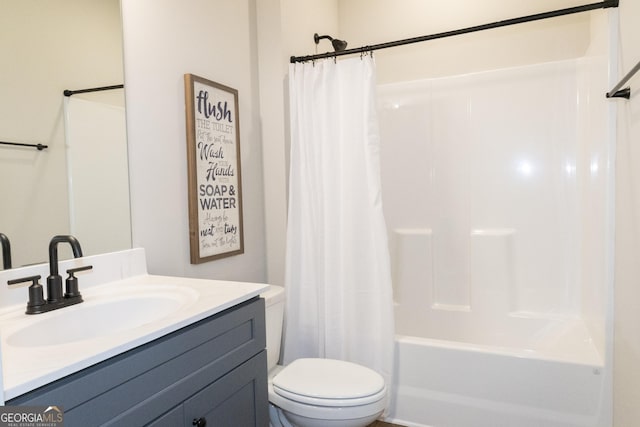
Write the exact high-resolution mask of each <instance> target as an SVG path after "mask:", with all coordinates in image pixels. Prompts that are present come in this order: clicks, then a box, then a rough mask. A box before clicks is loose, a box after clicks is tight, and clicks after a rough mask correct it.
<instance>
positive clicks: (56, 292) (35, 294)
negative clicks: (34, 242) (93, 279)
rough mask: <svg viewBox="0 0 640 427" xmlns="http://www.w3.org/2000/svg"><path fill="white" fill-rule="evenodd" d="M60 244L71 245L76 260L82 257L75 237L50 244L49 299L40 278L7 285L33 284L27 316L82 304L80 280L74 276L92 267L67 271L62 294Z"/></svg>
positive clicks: (58, 239)
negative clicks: (59, 264)
mask: <svg viewBox="0 0 640 427" xmlns="http://www.w3.org/2000/svg"><path fill="white" fill-rule="evenodd" d="M58 243H69V244H70V245H71V249H72V250H73V256H74V258H81V257H82V248H81V247H80V242H78V239H76V238H75V237H73V236H55V237H54V238H53V239H51V242H49V273H50V274H49V277H47V299H46V300H45V299H44V292H43V289H42V285H41V284H40V283H39V280H40V276H29V277H23V278H20V279H14V280H9V281H8V282H7V284H9V285H15V284H17V283H23V282H32V283H31V286H29V301H28V302H27V311H26V313H27V314H40V313H46V312H47V311H51V310H56V309H58V308H62V307H66V306H68V305H73V304H79V303H81V302H82V295H80V292H79V291H78V279H77V278H76V277H75V276H74V274H75V273H77V272H78V271H84V270H90V269H92V268H93V266H91V265H87V266H84V267H78V268H71V269H69V270H67V273H68V274H69V277H67V280H66V281H65V282H66V286H65V293H64V295H63V294H62V277H60V275H59V274H58Z"/></svg>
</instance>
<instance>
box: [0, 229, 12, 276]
mask: <svg viewBox="0 0 640 427" xmlns="http://www.w3.org/2000/svg"><path fill="white" fill-rule="evenodd" d="M0 245H1V246H2V268H3V269H4V270H7V269H9V268H11V242H9V238H8V237H7V235H6V234H3V233H0Z"/></svg>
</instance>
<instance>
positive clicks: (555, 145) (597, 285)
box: [379, 59, 606, 337]
mask: <svg viewBox="0 0 640 427" xmlns="http://www.w3.org/2000/svg"><path fill="white" fill-rule="evenodd" d="M593 67H594V64H593V63H592V62H591V63H590V61H589V60H588V59H583V60H570V61H562V62H555V63H548V64H539V65H535V66H527V67H520V68H512V69H504V70H497V71H491V72H483V73H478V74H471V75H464V76H456V77H447V78H441V79H429V80H423V81H414V82H406V83H398V84H388V85H383V86H380V87H379V92H380V93H379V102H380V120H381V136H382V152H381V153H382V183H383V197H384V203H385V216H386V219H387V224H388V228H389V234H390V242H391V250H392V257H393V263H394V286H395V298H396V302H397V304H398V306H399V307H405V308H406V309H407V310H406V311H407V312H410V313H411V315H410V316H409V315H408V316H406V318H405V320H406V321H405V320H403V318H402V317H399V318H398V322H399V323H400V324H403V323H411V322H413V321H415V322H417V323H430V324H434V325H435V324H437V325H442V324H443V323H442V322H445V323H446V322H448V323H447V324H448V325H450V326H451V329H452V330H457V331H458V332H460V334H459V335H460V336H461V337H463V336H464V333H462V331H464V330H466V329H465V328H467V329H469V328H471V329H473V328H472V327H471V325H472V324H474V323H475V324H479V323H483V322H484V324H485V325H487V324H489V323H490V324H494V323H495V324H500V323H502V322H503V321H504V320H505V319H507V318H518V317H520V318H523V317H529V318H530V317H533V318H543V317H546V318H549V317H559V318H566V319H579V318H581V316H582V314H583V313H582V312H583V310H584V306H583V303H582V301H583V299H584V296H583V293H585V292H586V293H588V294H589V295H590V294H592V293H593V292H596V293H600V294H601V293H602V292H601V291H599V290H598V289H601V288H603V287H604V278H603V277H602V274H597V275H596V277H592V278H591V279H590V280H589V281H590V283H589V281H585V280H583V279H584V278H583V272H584V271H596V272H598V271H600V270H602V268H601V267H598V266H597V265H600V264H603V262H604V261H599V260H598V259H597V258H596V257H595V255H596V254H597V253H601V252H598V251H600V249H597V248H603V247H604V235H605V233H604V229H605V226H604V221H603V219H602V211H603V209H604V208H603V207H604V206H605V204H606V200H605V192H604V185H603V180H604V176H605V173H604V171H601V175H602V176H597V175H594V167H595V168H596V169H597V168H598V167H599V166H598V163H597V159H600V162H602V161H603V160H604V159H605V158H606V138H600V136H601V133H598V132H596V133H593V132H590V131H589V130H585V125H586V126H587V129H588V128H589V127H588V125H589V124H588V123H587V124H585V122H584V121H585V116H584V110H589V111H593V109H592V106H590V105H587V104H588V102H589V96H587V95H589V94H590V91H591V92H593V89H592V87H593V84H592V85H591V86H589V85H584V84H582V83H581V82H582V81H584V80H585V78H584V77H583V78H582V79H580V76H584V75H585V73H587V75H589V72H588V71H585V70H589V69H591V68H593ZM594 156H595V157H594ZM594 158H595V159H596V160H594ZM594 162H595V163H594ZM603 166H604V165H603V164H602V163H600V167H603ZM586 204H591V205H594V206H598V207H597V208H594V213H593V214H591V213H590V212H589V211H586V212H585V207H586V206H585V205H586ZM585 239H589V240H590V244H591V246H590V247H595V248H596V249H589V250H588V251H585V249H584V247H583V242H584V240H585ZM586 252H589V253H586ZM585 286H588V288H585ZM588 298H590V300H591V301H593V298H592V297H588ZM480 318H482V319H483V320H482V322H479V319H480ZM487 322H489V323H487ZM441 329H442V328H441ZM405 333H407V334H409V335H411V333H409V332H405ZM436 335H437V333H436Z"/></svg>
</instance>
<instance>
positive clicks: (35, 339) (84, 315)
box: [6, 285, 198, 347]
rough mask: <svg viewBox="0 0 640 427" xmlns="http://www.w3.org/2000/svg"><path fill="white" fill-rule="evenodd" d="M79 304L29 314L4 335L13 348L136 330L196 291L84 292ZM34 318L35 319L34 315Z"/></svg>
mask: <svg viewBox="0 0 640 427" xmlns="http://www.w3.org/2000/svg"><path fill="white" fill-rule="evenodd" d="M83 298H84V300H85V301H84V302H83V303H82V304H78V305H74V306H70V307H65V308H61V309H59V310H55V311H52V312H49V313H45V314H38V315H30V316H29V318H28V319H26V320H25V321H24V322H21V323H22V324H24V325H23V326H18V325H16V326H17V327H16V328H15V329H14V328H12V330H11V331H10V332H9V331H7V332H8V333H7V335H6V344H8V345H9V346H14V347H41V346H51V345H60V344H67V343H71V342H77V341H84V340H90V339H95V338H99V337H103V336H106V335H111V334H116V333H121V332H123V331H127V330H131V329H135V328H138V327H141V326H144V325H146V324H149V323H152V322H156V321H158V320H161V319H163V318H165V317H168V316H170V315H171V314H173V313H175V312H176V311H178V310H180V309H181V308H183V307H184V306H185V305H186V304H189V303H191V302H193V301H195V300H196V299H197V298H198V293H197V292H196V291H194V290H193V289H190V288H184V287H179V286H171V285H167V286H152V287H147V288H145V289H139V288H137V289H134V290H127V289H117V290H114V289H110V290H109V291H106V292H97V293H94V294H88V295H83ZM34 317H35V318H34Z"/></svg>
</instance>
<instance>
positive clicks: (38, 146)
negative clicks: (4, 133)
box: [0, 141, 49, 151]
mask: <svg viewBox="0 0 640 427" xmlns="http://www.w3.org/2000/svg"><path fill="white" fill-rule="evenodd" d="M0 145H15V146H18V147H33V148H35V149H37V150H38V151H42V150H44V149H45V148H49V146H48V145H44V144H23V143H22V142H4V141H0Z"/></svg>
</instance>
